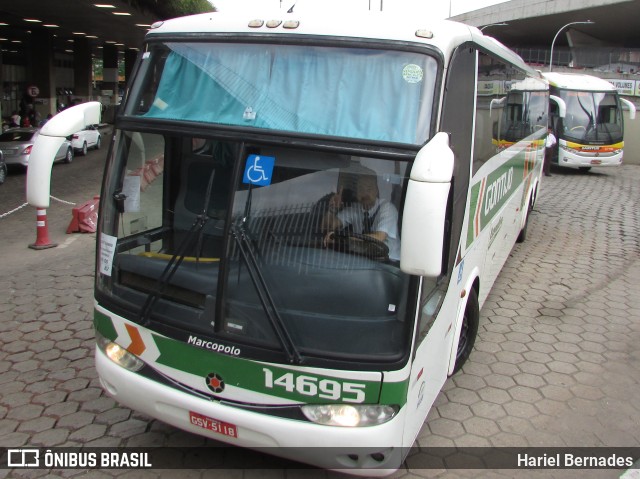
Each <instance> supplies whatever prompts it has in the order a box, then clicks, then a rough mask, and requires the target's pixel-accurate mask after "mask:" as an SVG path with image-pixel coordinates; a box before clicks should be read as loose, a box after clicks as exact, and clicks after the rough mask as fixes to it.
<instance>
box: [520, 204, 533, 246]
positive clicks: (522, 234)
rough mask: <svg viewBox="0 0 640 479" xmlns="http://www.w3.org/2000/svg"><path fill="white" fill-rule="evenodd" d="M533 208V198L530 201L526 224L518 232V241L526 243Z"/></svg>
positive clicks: (525, 219)
mask: <svg viewBox="0 0 640 479" xmlns="http://www.w3.org/2000/svg"><path fill="white" fill-rule="evenodd" d="M532 210H533V200H532V201H529V206H527V216H526V217H525V218H524V226H523V227H522V229H521V230H520V233H518V237H517V238H516V243H524V242H525V240H526V239H527V228H528V227H529V215H530V213H531V211H532Z"/></svg>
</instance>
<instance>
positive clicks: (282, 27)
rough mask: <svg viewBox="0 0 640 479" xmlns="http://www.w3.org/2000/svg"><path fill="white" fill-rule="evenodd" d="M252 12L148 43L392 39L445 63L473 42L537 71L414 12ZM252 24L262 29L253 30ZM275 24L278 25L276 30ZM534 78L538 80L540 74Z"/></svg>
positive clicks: (173, 30) (170, 27)
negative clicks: (429, 50)
mask: <svg viewBox="0 0 640 479" xmlns="http://www.w3.org/2000/svg"><path fill="white" fill-rule="evenodd" d="M262 12H264V10H260V11H259V12H256V13H252V12H247V13H236V12H233V13H222V12H211V13H203V14H199V15H192V16H188V17H180V18H174V19H172V20H167V21H164V22H157V24H154V26H152V28H151V30H150V31H149V33H148V34H147V40H149V39H152V38H153V37H154V36H156V35H169V36H172V35H176V34H182V33H189V34H194V33H212V34H215V33H221V34H261V35H314V36H327V37H342V38H365V39H372V40H391V41H402V42H412V43H418V44H424V45H431V46H434V47H435V48H437V49H438V50H440V51H441V52H442V53H443V54H444V56H445V58H448V57H449V56H450V53H451V52H452V51H453V49H455V48H456V47H457V46H458V45H460V44H462V43H465V42H468V41H474V42H475V43H477V44H478V45H479V46H480V47H481V48H483V49H485V50H487V51H489V52H492V53H495V54H497V55H498V56H501V57H503V58H504V59H506V60H508V61H509V62H511V63H513V64H515V65H517V66H518V67H519V68H521V69H523V70H526V71H528V72H529V73H532V72H535V70H533V69H531V68H530V67H528V66H527V65H526V63H524V61H523V60H522V58H520V56H519V55H517V54H516V53H514V52H513V51H511V50H509V49H508V48H507V47H505V46H504V45H502V44H501V43H500V42H498V41H497V40H495V39H494V38H492V37H488V36H485V35H483V34H482V32H481V31H480V30H479V29H477V28H475V27H472V26H469V25H465V24H463V23H458V22H452V21H448V20H439V21H434V20H429V19H421V18H420V16H419V15H411V13H410V12H403V13H398V12H384V11H383V12H369V11H363V12H359V13H358V14H357V15H353V14H352V13H351V12H350V13H351V14H350V15H341V14H340V13H339V12H335V11H316V12H313V13H310V12H308V11H303V12H301V13H299V14H298V13H286V12H285V11H283V10H275V11H272V12H271V13H267V14H264V13H262ZM251 23H253V24H254V25H258V26H250V24H251ZM273 25H275V26H273ZM534 76H538V74H537V73H535V75H534Z"/></svg>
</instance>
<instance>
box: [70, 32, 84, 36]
mask: <svg viewBox="0 0 640 479" xmlns="http://www.w3.org/2000/svg"><path fill="white" fill-rule="evenodd" d="M72 33H73V34H74V35H86V33H84V32H72Z"/></svg>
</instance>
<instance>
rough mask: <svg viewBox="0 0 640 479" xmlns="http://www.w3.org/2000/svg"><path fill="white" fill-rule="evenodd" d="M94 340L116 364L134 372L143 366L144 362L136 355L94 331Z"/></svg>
mask: <svg viewBox="0 0 640 479" xmlns="http://www.w3.org/2000/svg"><path fill="white" fill-rule="evenodd" d="M96 342H97V344H98V347H99V348H100V350H101V351H102V352H103V353H104V354H106V355H107V357H108V358H109V359H111V361H113V362H114V363H116V364H117V365H118V366H121V367H123V368H125V369H128V370H129V371H134V372H135V371H139V370H140V369H142V367H143V366H144V362H143V361H142V360H141V359H139V358H138V357H137V356H136V355H134V354H131V353H130V352H129V351H127V350H126V349H124V348H123V347H121V346H119V345H117V344H116V343H114V342H113V341H110V340H108V339H107V338H105V337H104V336H102V335H101V334H99V333H96Z"/></svg>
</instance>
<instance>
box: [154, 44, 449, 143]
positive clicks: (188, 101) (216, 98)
mask: <svg viewBox="0 0 640 479" xmlns="http://www.w3.org/2000/svg"><path fill="white" fill-rule="evenodd" d="M169 47H170V48H171V49H172V52H171V53H170V54H169V56H168V58H167V60H166V64H165V67H164V71H163V73H162V78H161V80H160V84H159V86H158V91H157V94H156V98H155V101H154V103H153V105H152V107H151V108H150V110H149V111H148V112H147V113H146V114H145V116H146V117H151V118H164V119H172V120H187V121H197V122H206V123H217V124H223V125H239V126H248V127H253V128H264V129H273V130H285V131H295V132H301V133H311V134H318V135H330V136H341V137H351V138H360V139H371V140H381V141H393V142H401V143H422V142H423V141H424V140H426V138H427V135H428V131H427V125H428V124H429V121H430V111H431V102H432V97H433V81H434V78H435V68H436V66H435V61H434V60H433V59H431V58H429V57H426V56H424V55H419V54H414V53H406V52H381V51H374V50H361V49H338V48H313V47H307V48H303V47H294V46H282V45H280V46H271V45H229V44H216V45H212V44H181V43H173V44H170V45H169ZM416 72H417V73H416ZM423 130H424V131H423Z"/></svg>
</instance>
